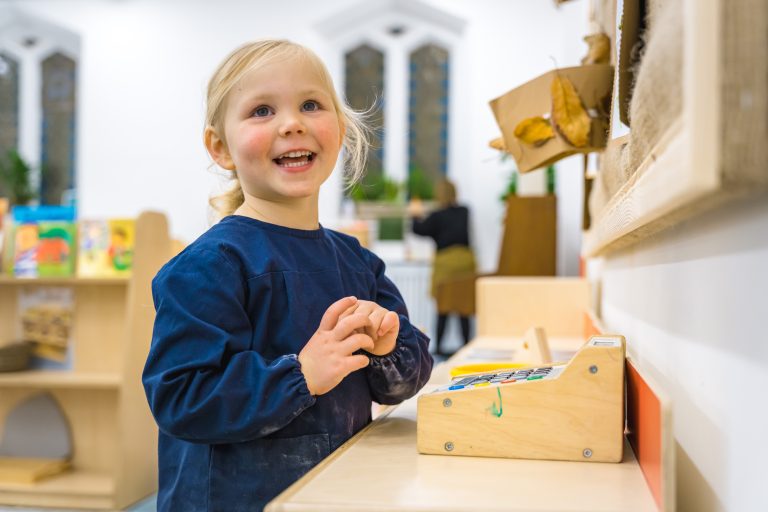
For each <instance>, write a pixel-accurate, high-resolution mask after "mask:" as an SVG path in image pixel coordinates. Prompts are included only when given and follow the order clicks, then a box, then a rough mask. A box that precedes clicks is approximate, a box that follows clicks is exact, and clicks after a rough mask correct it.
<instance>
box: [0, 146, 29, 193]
mask: <svg viewBox="0 0 768 512" xmlns="http://www.w3.org/2000/svg"><path fill="white" fill-rule="evenodd" d="M31 174H32V166H30V165H29V164H28V163H27V162H26V161H25V160H24V158H22V157H21V155H19V152H18V151H16V150H15V149H9V150H8V151H7V152H6V154H5V155H4V156H3V158H0V184H2V189H3V191H4V192H5V193H6V194H8V198H9V199H10V203H11V204H12V205H26V204H29V202H30V201H31V200H32V199H34V198H35V193H34V192H33V191H32V186H31V183H30V181H31Z"/></svg>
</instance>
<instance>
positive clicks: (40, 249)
mask: <svg viewBox="0 0 768 512" xmlns="http://www.w3.org/2000/svg"><path fill="white" fill-rule="evenodd" d="M37 228H38V231H37V237H38V245H37V275H38V277H68V276H72V275H74V272H75V224H74V223H73V222H67V221H40V222H39V223H38V224H37Z"/></svg>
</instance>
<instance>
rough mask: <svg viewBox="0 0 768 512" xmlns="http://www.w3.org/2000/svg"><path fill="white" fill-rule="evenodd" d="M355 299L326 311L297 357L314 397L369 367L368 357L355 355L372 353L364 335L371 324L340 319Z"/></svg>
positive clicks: (361, 319) (361, 317) (349, 316)
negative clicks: (360, 351)
mask: <svg viewBox="0 0 768 512" xmlns="http://www.w3.org/2000/svg"><path fill="white" fill-rule="evenodd" d="M356 303H357V299H356V298H355V297H344V298H343V299H340V300H338V301H336V302H334V303H333V304H331V305H330V306H329V307H328V309H327V310H326V311H325V314H324V315H323V318H322V320H320V327H318V329H317V331H316V332H315V334H314V335H312V337H311V338H310V339H309V341H308V342H307V344H306V345H305V346H304V348H303V349H302V350H301V352H300V353H299V363H301V372H302V373H303V374H304V379H305V380H306V381H307V388H308V389H309V392H310V393H311V394H313V395H323V394H325V393H327V392H329V391H330V390H332V389H333V388H335V387H336V385H337V384H338V383H339V382H341V380H342V379H343V378H344V377H346V376H347V375H349V374H350V373H352V372H353V371H355V370H359V369H360V368H365V367H366V366H368V362H369V360H368V357H367V356H364V355H362V354H354V353H355V352H357V351H358V350H360V349H364V350H367V351H369V352H372V350H373V348H374V343H373V340H372V339H371V337H370V336H369V335H367V334H365V333H364V331H365V329H366V328H367V327H368V326H369V325H370V323H371V320H370V319H369V318H368V316H367V315H364V314H346V315H344V317H343V318H341V315H342V314H343V313H345V312H347V311H348V310H349V309H350V308H352V307H354V306H355V304H356Z"/></svg>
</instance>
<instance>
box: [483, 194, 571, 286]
mask: <svg viewBox="0 0 768 512" xmlns="http://www.w3.org/2000/svg"><path fill="white" fill-rule="evenodd" d="M556 249H557V196H555V195H554V194H550V195H546V196H509V197H508V198H507V217H506V219H505V221H504V238H503V239H502V242H501V253H500V255H499V269H498V272H497V273H498V274H499V275H504V276H554V275H555V274H556V271H557V270H556V254H557V251H556Z"/></svg>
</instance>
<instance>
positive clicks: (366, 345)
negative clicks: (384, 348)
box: [339, 334, 374, 354]
mask: <svg viewBox="0 0 768 512" xmlns="http://www.w3.org/2000/svg"><path fill="white" fill-rule="evenodd" d="M339 343H341V345H342V346H341V352H342V354H353V353H355V352H357V351H358V350H360V349H363V350H367V351H369V352H370V351H371V350H373V347H374V343H373V339H371V337H370V336H368V335H367V334H353V335H351V336H350V337H348V338H347V339H344V340H342V341H340V342H339Z"/></svg>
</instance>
